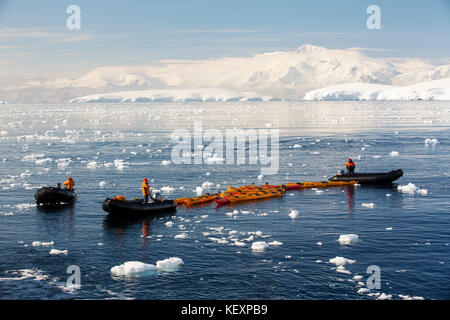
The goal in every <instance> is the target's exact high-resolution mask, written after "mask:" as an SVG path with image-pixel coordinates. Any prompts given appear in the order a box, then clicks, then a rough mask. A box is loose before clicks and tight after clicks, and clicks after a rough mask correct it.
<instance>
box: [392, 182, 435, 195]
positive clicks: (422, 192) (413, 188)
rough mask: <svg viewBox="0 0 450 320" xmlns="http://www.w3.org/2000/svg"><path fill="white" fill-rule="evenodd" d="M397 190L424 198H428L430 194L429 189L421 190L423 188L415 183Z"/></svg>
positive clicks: (399, 187)
mask: <svg viewBox="0 0 450 320" xmlns="http://www.w3.org/2000/svg"><path fill="white" fill-rule="evenodd" d="M397 190H398V191H400V192H402V193H408V194H414V193H418V194H420V195H422V196H426V195H427V194H428V190H427V189H421V188H419V187H417V186H416V185H415V184H414V183H408V184H407V185H405V186H398V187H397Z"/></svg>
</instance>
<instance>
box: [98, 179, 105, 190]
mask: <svg viewBox="0 0 450 320" xmlns="http://www.w3.org/2000/svg"><path fill="white" fill-rule="evenodd" d="M98 186H99V187H100V188H101V189H103V188H104V187H106V181H100V182H99V184H98Z"/></svg>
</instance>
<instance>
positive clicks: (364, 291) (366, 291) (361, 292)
mask: <svg viewBox="0 0 450 320" xmlns="http://www.w3.org/2000/svg"><path fill="white" fill-rule="evenodd" d="M357 292H358V293H359V294H365V293H369V292H370V290H369V289H367V288H360V289H359V290H358V291H357Z"/></svg>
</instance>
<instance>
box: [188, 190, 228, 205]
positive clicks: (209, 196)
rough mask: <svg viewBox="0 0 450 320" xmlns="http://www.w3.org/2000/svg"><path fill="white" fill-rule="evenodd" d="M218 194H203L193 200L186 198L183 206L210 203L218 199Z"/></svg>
mask: <svg viewBox="0 0 450 320" xmlns="http://www.w3.org/2000/svg"><path fill="white" fill-rule="evenodd" d="M219 196H220V195H219V194H218V193H217V194H209V193H207V194H205V195H204V196H201V197H194V198H188V199H186V200H184V205H185V206H193V205H197V204H203V203H206V202H210V201H213V200H216V199H217V198H219Z"/></svg>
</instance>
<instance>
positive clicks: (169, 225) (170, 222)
mask: <svg viewBox="0 0 450 320" xmlns="http://www.w3.org/2000/svg"><path fill="white" fill-rule="evenodd" d="M164 224H165V226H166V227H169V228H170V227H172V226H173V221H167V222H166V223H164Z"/></svg>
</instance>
